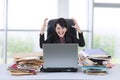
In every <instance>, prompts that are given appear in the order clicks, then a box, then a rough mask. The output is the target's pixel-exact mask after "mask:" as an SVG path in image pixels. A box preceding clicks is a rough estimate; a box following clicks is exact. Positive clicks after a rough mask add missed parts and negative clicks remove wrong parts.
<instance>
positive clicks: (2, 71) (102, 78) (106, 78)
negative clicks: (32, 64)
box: [0, 64, 120, 80]
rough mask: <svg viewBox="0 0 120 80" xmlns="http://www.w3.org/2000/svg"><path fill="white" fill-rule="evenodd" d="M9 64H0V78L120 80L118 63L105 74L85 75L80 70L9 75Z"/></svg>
mask: <svg viewBox="0 0 120 80" xmlns="http://www.w3.org/2000/svg"><path fill="white" fill-rule="evenodd" d="M8 66H9V65H6V64H1V65H0V80H29V79H30V80H36V79H39V80H40V79H41V80H45V79H56V80H58V79H70V80H75V79H79V80H120V64H119V65H115V66H114V67H113V68H112V69H110V70H109V74H107V75H86V74H84V73H82V72H81V71H78V72H51V73H47V72H46V73H45V72H40V73H38V74H37V75H25V76H11V75H10V73H9V71H8V70H7V68H8Z"/></svg>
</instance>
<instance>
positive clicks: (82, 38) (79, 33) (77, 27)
mask: <svg viewBox="0 0 120 80" xmlns="http://www.w3.org/2000/svg"><path fill="white" fill-rule="evenodd" d="M72 20H73V22H74V24H75V25H74V26H73V27H74V28H75V29H76V31H77V32H78V36H79V39H76V42H77V43H79V46H80V47H84V46H85V41H84V36H83V32H82V31H81V28H80V27H79V25H78V23H77V21H76V20H75V19H74V18H72Z"/></svg>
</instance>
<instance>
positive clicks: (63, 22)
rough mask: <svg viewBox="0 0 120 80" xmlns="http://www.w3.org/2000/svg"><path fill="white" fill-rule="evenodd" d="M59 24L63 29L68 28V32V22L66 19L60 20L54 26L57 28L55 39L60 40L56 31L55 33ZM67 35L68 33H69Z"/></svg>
mask: <svg viewBox="0 0 120 80" xmlns="http://www.w3.org/2000/svg"><path fill="white" fill-rule="evenodd" d="M57 24H59V25H60V26H61V27H63V28H67V30H68V26H67V21H66V20H65V19H64V18H58V19H57V20H56V22H55V25H54V26H55V27H54V35H55V37H54V38H59V37H58V35H57V33H56V31H55V28H56V25H57ZM66 33H68V31H67V32H66Z"/></svg>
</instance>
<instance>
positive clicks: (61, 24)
mask: <svg viewBox="0 0 120 80" xmlns="http://www.w3.org/2000/svg"><path fill="white" fill-rule="evenodd" d="M57 24H59V25H60V26H61V27H65V28H67V21H66V20H65V19H64V18H58V19H57V20H56V23H55V27H56V25H57Z"/></svg>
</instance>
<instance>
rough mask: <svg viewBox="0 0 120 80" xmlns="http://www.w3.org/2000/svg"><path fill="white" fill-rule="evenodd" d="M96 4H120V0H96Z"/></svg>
mask: <svg viewBox="0 0 120 80" xmlns="http://www.w3.org/2000/svg"><path fill="white" fill-rule="evenodd" d="M94 2H97V3H99V2H101V3H120V0H94Z"/></svg>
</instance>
